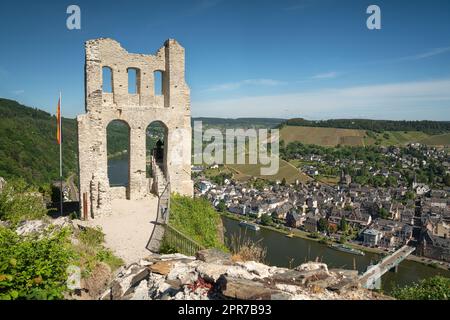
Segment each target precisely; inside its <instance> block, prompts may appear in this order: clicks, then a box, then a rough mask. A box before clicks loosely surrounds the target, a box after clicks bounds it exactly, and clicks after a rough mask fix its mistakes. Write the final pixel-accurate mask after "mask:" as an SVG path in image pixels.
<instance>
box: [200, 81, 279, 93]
mask: <svg viewBox="0 0 450 320" xmlns="http://www.w3.org/2000/svg"><path fill="white" fill-rule="evenodd" d="M283 84H285V82H282V81H278V80H273V79H247V80H242V81H237V82H228V83H222V84H218V85H213V86H211V87H210V88H208V89H206V90H205V91H229V90H236V89H239V88H241V87H243V86H278V85H283Z"/></svg>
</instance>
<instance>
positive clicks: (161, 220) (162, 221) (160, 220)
mask: <svg viewBox="0 0 450 320" xmlns="http://www.w3.org/2000/svg"><path fill="white" fill-rule="evenodd" d="M153 154H155V151H153ZM157 170H161V168H160V167H159V165H158V164H157V163H156V160H155V156H154V155H153V156H152V175H153V177H154V180H153V182H154V187H155V189H156V190H154V191H156V195H157V196H158V206H157V213H156V225H155V227H154V228H153V231H152V234H151V235H150V239H149V241H148V243H147V246H146V247H147V248H148V247H149V246H150V243H151V241H152V240H156V239H154V236H155V231H156V229H157V228H159V227H161V226H162V227H163V228H164V229H163V231H164V233H165V230H166V227H167V225H168V222H169V213H170V194H171V193H170V178H169V173H168V172H167V173H164V170H162V174H163V175H164V176H165V178H166V185H165V186H164V190H163V191H162V192H161V194H160V193H159V183H160V181H159V180H158V174H157ZM165 193H168V197H167V205H166V206H165V207H166V213H165V214H164V217H162V215H161V208H162V207H163V204H162V203H161V199H162V196H163V195H164V194H165ZM164 233H163V236H164ZM157 240H159V241H162V238H161V239H157Z"/></svg>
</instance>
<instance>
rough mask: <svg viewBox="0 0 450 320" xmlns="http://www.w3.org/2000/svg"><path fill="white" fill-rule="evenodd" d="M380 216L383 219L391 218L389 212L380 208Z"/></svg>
mask: <svg viewBox="0 0 450 320" xmlns="http://www.w3.org/2000/svg"><path fill="white" fill-rule="evenodd" d="M378 214H379V215H380V217H381V218H383V219H388V218H389V217H390V214H389V211H387V210H386V209H385V208H383V207H382V208H380V210H378Z"/></svg>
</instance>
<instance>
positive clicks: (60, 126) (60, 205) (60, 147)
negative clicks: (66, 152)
mask: <svg viewBox="0 0 450 320" xmlns="http://www.w3.org/2000/svg"><path fill="white" fill-rule="evenodd" d="M61 107H62V100H61V91H59V182H60V190H59V192H60V193H59V207H60V210H61V216H62V215H63V174H62V116H61V114H62V112H61V109H62V108H61Z"/></svg>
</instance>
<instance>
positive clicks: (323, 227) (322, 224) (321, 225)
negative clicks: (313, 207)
mask: <svg viewBox="0 0 450 320" xmlns="http://www.w3.org/2000/svg"><path fill="white" fill-rule="evenodd" d="M317 228H318V229H319V231H321V232H327V231H328V220H327V219H325V218H320V219H319V222H318V224H317Z"/></svg>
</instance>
